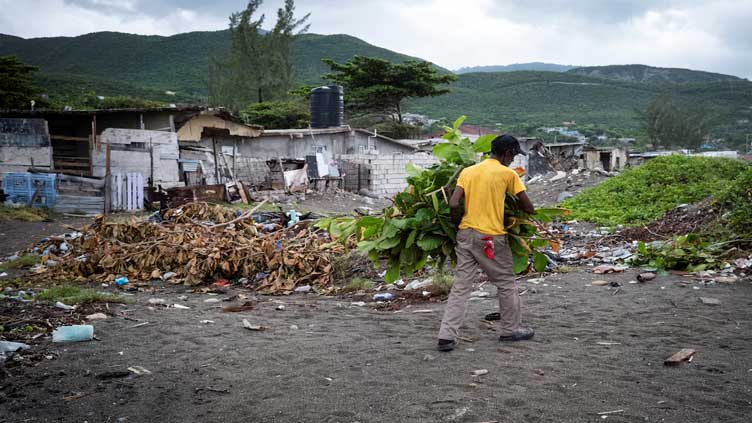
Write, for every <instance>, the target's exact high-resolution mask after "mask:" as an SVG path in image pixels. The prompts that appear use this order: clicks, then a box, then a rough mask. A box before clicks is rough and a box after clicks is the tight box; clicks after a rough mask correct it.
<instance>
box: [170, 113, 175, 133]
mask: <svg viewBox="0 0 752 423" xmlns="http://www.w3.org/2000/svg"><path fill="white" fill-rule="evenodd" d="M170 132H175V116H173V115H172V114H171V115H170Z"/></svg>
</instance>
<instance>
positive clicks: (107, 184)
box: [104, 144, 112, 214]
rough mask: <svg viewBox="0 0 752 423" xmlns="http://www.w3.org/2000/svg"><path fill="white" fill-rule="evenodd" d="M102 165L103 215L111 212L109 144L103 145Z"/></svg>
mask: <svg viewBox="0 0 752 423" xmlns="http://www.w3.org/2000/svg"><path fill="white" fill-rule="evenodd" d="M104 148H105V163H104V166H105V168H104V214H109V213H110V212H112V169H111V168H110V144H107V145H105V147H104Z"/></svg>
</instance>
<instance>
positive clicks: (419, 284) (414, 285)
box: [405, 279, 433, 291]
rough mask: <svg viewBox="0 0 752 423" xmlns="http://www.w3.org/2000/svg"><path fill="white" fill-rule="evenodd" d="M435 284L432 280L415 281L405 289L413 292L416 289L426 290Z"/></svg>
mask: <svg viewBox="0 0 752 423" xmlns="http://www.w3.org/2000/svg"><path fill="white" fill-rule="evenodd" d="M432 284H433V280H431V279H423V280H414V281H412V282H410V283H409V284H407V285H406V286H405V289H407V290H409V291H412V290H416V289H421V288H426V287H428V286H431V285H432Z"/></svg>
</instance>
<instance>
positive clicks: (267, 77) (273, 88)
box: [209, 0, 309, 110]
mask: <svg viewBox="0 0 752 423" xmlns="http://www.w3.org/2000/svg"><path fill="white" fill-rule="evenodd" d="M262 3H263V0H249V2H248V5H247V6H246V8H245V9H244V10H242V11H240V12H237V13H233V14H232V15H230V35H231V41H232V45H231V48H230V51H229V52H228V54H227V55H226V56H225V57H223V58H219V59H216V58H215V59H213V60H212V62H211V65H210V70H209V72H210V77H209V79H210V83H209V100H210V103H211V104H213V105H220V106H225V107H228V108H230V109H231V110H241V109H242V108H244V107H245V106H247V105H248V104H249V103H262V102H265V101H273V100H281V99H285V98H286V96H287V92H288V90H289V89H290V88H291V87H292V74H293V68H292V64H291V63H292V62H291V60H290V52H291V45H292V42H293V41H294V39H295V37H297V36H298V35H300V34H302V33H304V32H306V31H307V30H308V25H307V24H306V21H307V20H308V18H309V15H306V16H304V17H303V18H302V19H296V18H295V2H294V0H285V5H284V7H282V8H280V9H279V10H278V11H277V22H276V24H275V25H274V28H273V29H272V30H271V31H270V32H267V33H265V31H264V30H263V29H262V25H263V23H264V19H265V16H264V15H263V14H262V15H261V16H258V17H256V15H257V13H258V10H259V8H260V7H261V5H262Z"/></svg>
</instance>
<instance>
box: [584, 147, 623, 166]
mask: <svg viewBox="0 0 752 423" xmlns="http://www.w3.org/2000/svg"><path fill="white" fill-rule="evenodd" d="M582 158H583V167H585V168H586V169H591V170H594V169H603V170H605V171H607V172H613V171H619V170H622V169H624V166H626V165H627V163H628V162H629V155H628V152H627V150H626V149H625V148H621V147H613V148H589V149H585V150H584V151H583V157H582Z"/></svg>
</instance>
